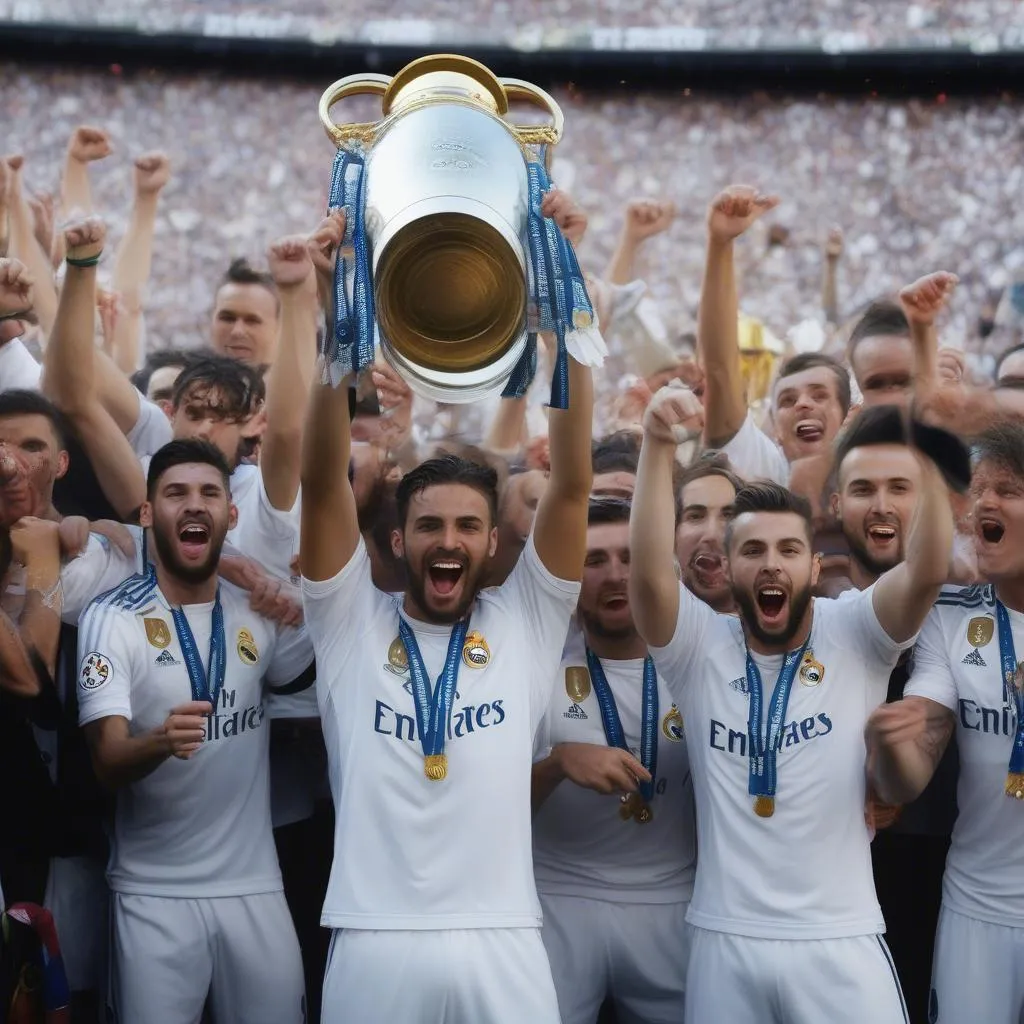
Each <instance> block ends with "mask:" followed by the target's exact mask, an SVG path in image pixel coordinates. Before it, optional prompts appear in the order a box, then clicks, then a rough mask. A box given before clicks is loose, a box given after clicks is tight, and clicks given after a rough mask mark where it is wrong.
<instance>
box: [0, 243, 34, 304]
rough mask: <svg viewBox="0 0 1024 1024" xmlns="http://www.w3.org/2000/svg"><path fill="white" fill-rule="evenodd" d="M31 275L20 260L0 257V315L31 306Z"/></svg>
mask: <svg viewBox="0 0 1024 1024" xmlns="http://www.w3.org/2000/svg"><path fill="white" fill-rule="evenodd" d="M32 285H33V281H32V275H31V274H30V273H29V272H28V270H27V269H26V268H25V264H24V263H22V262H21V260H15V259H8V258H7V257H0V317H6V316H10V314H12V313H27V312H28V311H29V310H30V309H31V308H32Z"/></svg>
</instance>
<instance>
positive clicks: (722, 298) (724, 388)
mask: <svg viewBox="0 0 1024 1024" xmlns="http://www.w3.org/2000/svg"><path fill="white" fill-rule="evenodd" d="M778 204H779V200H778V198H777V197H775V196H766V195H762V194H761V193H759V192H758V191H757V190H756V189H753V188H751V187H750V186H749V185H730V186H729V188H727V189H726V190H725V191H724V192H720V193H719V194H718V195H717V196H715V198H714V199H713V200H712V201H711V206H710V207H709V208H708V219H707V227H708V252H707V260H706V262H705V264H704V282H703V284H702V285H701V293H700V312H699V314H698V319H697V348H698V351H699V353H700V358H701V362H702V364H703V366H704V374H705V378H706V383H705V385H704V409H705V416H706V423H705V428H704V430H705V440H706V443H707V444H708V445H709V446H710V447H714V448H720V447H721V446H722V445H724V444H726V443H728V442H729V441H731V440H732V438H733V437H734V436H735V434H736V433H737V431H738V430H739V429H740V427H742V426H743V421H744V420H745V419H746V417H747V397H746V393H745V389H744V386H743V374H742V372H741V369H740V342H739V300H738V299H737V297H736V270H735V265H734V258H733V243H734V241H735V240H736V239H737V238H738V237H739V236H740V235H742V234H743V232H744V231H746V230H747V228H749V227H750V225H751V224H753V223H754V221H756V220H757V219H758V218H760V217H761V216H762V215H763V214H765V213H767V212H768V211H769V210H772V209H774V208H775V207H776V206H778Z"/></svg>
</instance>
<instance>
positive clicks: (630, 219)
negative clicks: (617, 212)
mask: <svg viewBox="0 0 1024 1024" xmlns="http://www.w3.org/2000/svg"><path fill="white" fill-rule="evenodd" d="M675 219H676V204H675V203H672V202H669V201H668V200H656V199H633V200H631V201H630V202H629V203H627V204H626V221H625V223H624V224H623V225H622V233H623V235H625V236H626V238H627V239H628V240H629V241H631V242H634V243H635V242H642V241H644V240H645V239H647V238H653V237H654V236H655V235H660V234H661V233H662V232H663V231H667V230H668V229H669V228H670V227H671V226H672V222H673V221H674V220H675Z"/></svg>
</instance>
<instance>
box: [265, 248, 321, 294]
mask: <svg viewBox="0 0 1024 1024" xmlns="http://www.w3.org/2000/svg"><path fill="white" fill-rule="evenodd" d="M267 265H268V267H269V269H270V276H271V277H272V278H273V279H274V284H276V285H277V287H278V290H279V291H282V292H287V291H291V290H293V289H296V288H301V287H302V285H304V284H306V283H307V282H310V283H311V284H312V283H313V280H314V279H313V261H312V260H311V259H310V256H309V249H308V247H307V239H306V236H305V235H289V236H288V237H287V238H279V239H278V240H277V241H276V242H274V243H272V244H271V246H270V248H269V249H267Z"/></svg>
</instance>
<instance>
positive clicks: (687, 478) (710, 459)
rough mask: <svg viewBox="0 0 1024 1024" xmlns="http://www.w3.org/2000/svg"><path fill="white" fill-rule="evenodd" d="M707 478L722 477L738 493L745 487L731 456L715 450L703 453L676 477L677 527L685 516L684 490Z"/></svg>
mask: <svg viewBox="0 0 1024 1024" xmlns="http://www.w3.org/2000/svg"><path fill="white" fill-rule="evenodd" d="M707 476H720V477H721V478H722V479H723V480H728V481H729V483H730V484H732V488H733V490H734V491H736V492H737V493H739V491H740V489H741V488H742V487H744V486H745V483H744V480H743V478H742V477H741V476H740V475H739V474H738V473H737V472H736V470H734V469H733V468H732V463H731V462H730V461H729V456H728V455H726V454H725V452H720V451H715V450H713V449H709V450H708V451H706V452H701V454H700V455H699V456H698V457H697V459H696V461H695V462H691V463H690V465H689V466H687V467H686V469H684V470H683V471H682V472H681V473H680V474H679V475H678V477H676V481H675V492H676V526H678V525H679V520H680V519H681V518H682V515H683V489H684V488H685V487H686V486H687V485H688V484H692V483H693V482H694V480H702V479H704V477H707Z"/></svg>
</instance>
